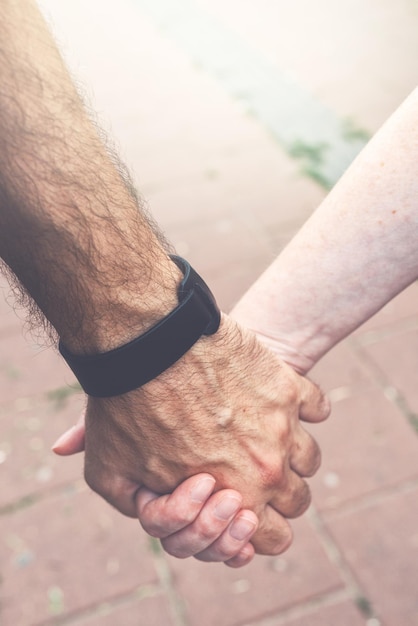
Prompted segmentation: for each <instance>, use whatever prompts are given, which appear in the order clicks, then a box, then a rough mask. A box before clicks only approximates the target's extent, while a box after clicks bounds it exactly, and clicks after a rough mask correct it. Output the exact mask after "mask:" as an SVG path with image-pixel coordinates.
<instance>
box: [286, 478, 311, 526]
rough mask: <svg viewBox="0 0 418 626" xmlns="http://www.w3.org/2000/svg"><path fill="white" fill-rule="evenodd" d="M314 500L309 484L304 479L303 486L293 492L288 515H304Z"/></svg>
mask: <svg viewBox="0 0 418 626" xmlns="http://www.w3.org/2000/svg"><path fill="white" fill-rule="evenodd" d="M311 500H312V496H311V490H310V488H309V485H308V484H307V483H306V482H305V481H303V487H300V488H298V489H297V490H296V491H294V492H293V494H292V497H291V500H290V507H289V511H288V512H287V517H290V518H294V517H299V516H300V515H302V514H303V513H304V512H305V511H306V509H307V508H308V507H309V505H310V503H311Z"/></svg>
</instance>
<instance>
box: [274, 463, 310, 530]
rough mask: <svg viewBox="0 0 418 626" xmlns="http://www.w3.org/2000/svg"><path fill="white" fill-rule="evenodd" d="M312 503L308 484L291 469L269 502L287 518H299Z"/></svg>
mask: <svg viewBox="0 0 418 626" xmlns="http://www.w3.org/2000/svg"><path fill="white" fill-rule="evenodd" d="M310 503H311V491H310V489H309V485H308V483H307V482H306V481H305V480H303V479H302V478H301V477H300V476H298V474H296V473H295V472H293V471H292V470H291V469H290V468H289V469H288V471H287V472H286V475H285V478H284V479H283V480H282V481H281V483H280V486H278V488H277V490H276V491H275V493H274V495H273V497H271V498H270V501H269V505H270V506H271V507H273V508H274V509H275V510H276V511H277V512H278V513H280V514H281V515H283V516H284V517H286V518H294V517H299V515H302V513H304V512H305V511H306V509H307V508H308V507H309V505H310Z"/></svg>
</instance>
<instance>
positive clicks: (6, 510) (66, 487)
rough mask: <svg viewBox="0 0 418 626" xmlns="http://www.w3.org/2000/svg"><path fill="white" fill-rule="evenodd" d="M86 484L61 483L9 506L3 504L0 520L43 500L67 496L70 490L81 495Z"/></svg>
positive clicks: (80, 480)
mask: <svg viewBox="0 0 418 626" xmlns="http://www.w3.org/2000/svg"><path fill="white" fill-rule="evenodd" d="M87 489H88V487H87V484H86V483H85V481H84V480H83V479H81V478H80V479H77V480H72V481H69V482H66V483H61V484H59V485H55V486H53V487H49V488H47V489H44V490H43V491H39V492H36V493H31V494H27V495H25V496H22V497H21V498H19V499H18V500H16V501H15V502H10V503H9V504H5V505H3V506H0V518H1V517H2V516H6V515H13V514H14V513H16V512H18V511H21V510H22V509H26V508H28V507H30V506H34V505H36V504H40V503H42V502H43V501H44V500H47V499H49V498H56V497H57V496H60V495H62V494H68V493H69V491H70V490H71V493H72V494H78V493H82V492H83V491H87Z"/></svg>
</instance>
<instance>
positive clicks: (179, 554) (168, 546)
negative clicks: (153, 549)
mask: <svg viewBox="0 0 418 626" xmlns="http://www.w3.org/2000/svg"><path fill="white" fill-rule="evenodd" d="M160 543H161V545H162V547H163V549H164V551H165V552H167V554H170V556H174V557H176V559H186V558H187V557H188V556H191V554H190V553H188V552H186V550H185V549H184V547H183V546H181V545H176V544H175V543H173V542H171V541H170V540H169V539H161V542H160Z"/></svg>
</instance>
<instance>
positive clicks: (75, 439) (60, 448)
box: [52, 413, 85, 456]
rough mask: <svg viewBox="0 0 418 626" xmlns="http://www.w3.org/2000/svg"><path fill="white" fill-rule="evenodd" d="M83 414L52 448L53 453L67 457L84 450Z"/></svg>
mask: <svg viewBox="0 0 418 626" xmlns="http://www.w3.org/2000/svg"><path fill="white" fill-rule="evenodd" d="M84 435H85V413H82V415H81V416H80V417H79V419H78V421H77V423H76V424H75V425H74V426H72V427H71V428H69V429H68V430H66V431H65V433H63V434H62V435H61V436H60V437H58V439H57V440H56V442H55V443H54V445H53V446H52V450H53V452H55V454H59V455H61V456H69V455H71V454H76V453H77V452H83V450H84Z"/></svg>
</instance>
